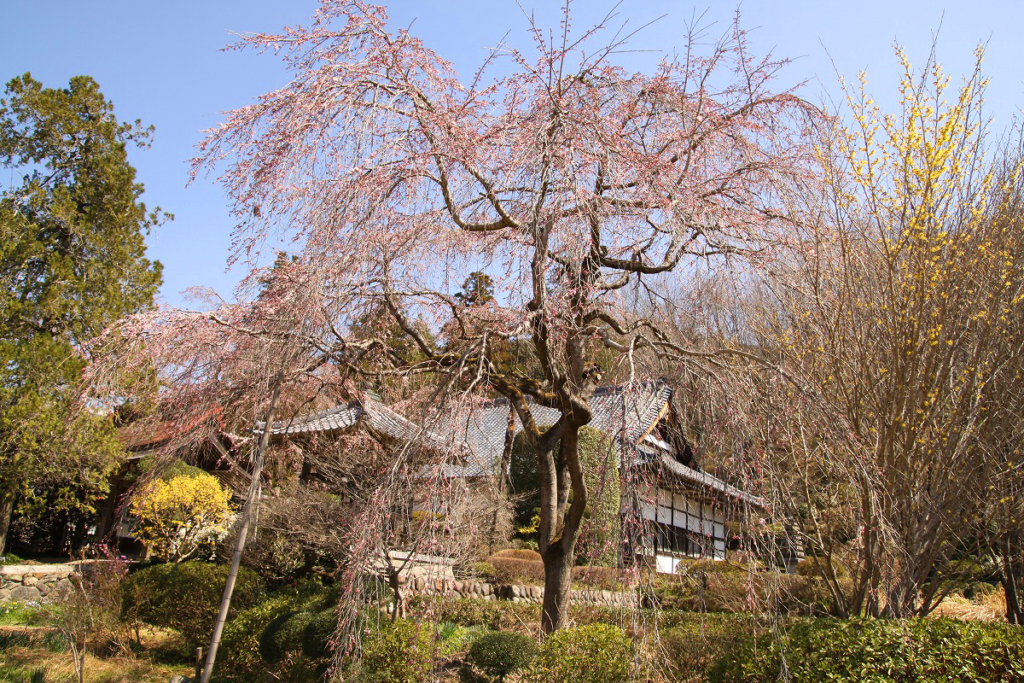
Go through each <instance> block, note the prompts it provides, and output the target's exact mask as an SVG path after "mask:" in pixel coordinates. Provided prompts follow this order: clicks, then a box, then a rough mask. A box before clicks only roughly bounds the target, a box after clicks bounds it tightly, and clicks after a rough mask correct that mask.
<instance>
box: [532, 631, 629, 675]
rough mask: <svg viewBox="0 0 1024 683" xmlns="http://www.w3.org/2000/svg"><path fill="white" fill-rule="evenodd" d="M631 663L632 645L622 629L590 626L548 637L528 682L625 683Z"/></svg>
mask: <svg viewBox="0 0 1024 683" xmlns="http://www.w3.org/2000/svg"><path fill="white" fill-rule="evenodd" d="M632 664H633V642H632V641H631V640H630V639H629V637H628V636H626V634H625V633H623V632H622V629H620V628H618V627H615V626H609V625H608V624H591V625H589V626H580V627H578V628H566V629H562V630H560V631H555V632H554V633H552V634H551V635H549V636H548V638H547V640H546V641H544V645H543V646H542V647H541V649H540V653H539V654H538V655H537V658H536V659H535V660H534V663H533V665H532V666H531V667H530V670H529V671H528V672H527V673H526V676H525V680H527V681H529V682H530V683H625V682H626V681H628V680H629V674H630V670H631V669H632Z"/></svg>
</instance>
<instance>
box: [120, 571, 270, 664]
mask: <svg viewBox="0 0 1024 683" xmlns="http://www.w3.org/2000/svg"><path fill="white" fill-rule="evenodd" d="M227 575H228V568H227V567H226V566H223V565H216V564H208V563H206V562H185V563H182V564H158V565H153V566H151V567H147V568H145V569H142V570H140V571H138V572H135V573H134V574H132V575H130V576H129V577H128V580H127V581H126V582H125V596H124V609H125V613H126V614H128V615H130V616H131V617H134V618H138V619H140V620H142V621H144V622H146V623H148V624H152V625H153V626H161V627H164V628H171V629H174V630H176V631H178V632H180V633H181V635H182V636H184V638H185V641H186V642H187V643H188V644H189V645H190V646H192V647H199V646H204V645H206V644H208V642H209V639H210V634H211V633H212V632H213V624H214V622H215V621H216V620H217V612H218V610H219V609H220V598H221V595H222V593H223V592H224V584H225V582H226V581H227ZM262 597H263V587H262V585H261V583H260V579H259V577H258V576H257V575H256V574H255V573H254V572H253V571H251V570H249V569H246V568H245V567H242V568H240V569H239V572H238V578H237V579H236V581H235V592H234V595H233V596H232V598H231V612H230V613H229V615H228V616H229V618H230V617H231V616H232V615H233V614H234V613H236V612H240V611H242V610H244V609H246V608H248V607H251V606H252V605H254V604H256V603H257V602H258V601H259V600H260V599H261V598H262Z"/></svg>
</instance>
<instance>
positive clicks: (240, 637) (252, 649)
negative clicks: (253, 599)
mask: <svg viewBox="0 0 1024 683" xmlns="http://www.w3.org/2000/svg"><path fill="white" fill-rule="evenodd" d="M297 602H298V598H296V596H294V595H282V596H275V597H272V598H270V599H268V600H264V601H263V602H261V603H259V604H258V605H255V606H253V607H250V608H249V609H247V610H244V611H241V612H239V613H238V614H236V615H235V617H234V618H233V619H231V620H230V621H228V623H227V625H226V626H225V627H224V633H223V635H222V636H221V640H220V650H219V652H218V655H217V680H238V681H258V680H263V677H264V675H265V674H267V673H268V667H267V666H266V665H265V664H264V662H263V658H262V657H261V656H260V636H261V635H262V634H263V631H264V630H265V629H266V628H267V626H268V625H269V624H270V623H271V622H272V621H274V619H276V618H277V617H278V616H280V615H281V614H284V613H285V612H288V611H289V610H291V609H294V608H295V606H296V604H297Z"/></svg>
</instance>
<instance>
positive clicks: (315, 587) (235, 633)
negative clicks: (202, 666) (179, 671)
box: [217, 582, 337, 681]
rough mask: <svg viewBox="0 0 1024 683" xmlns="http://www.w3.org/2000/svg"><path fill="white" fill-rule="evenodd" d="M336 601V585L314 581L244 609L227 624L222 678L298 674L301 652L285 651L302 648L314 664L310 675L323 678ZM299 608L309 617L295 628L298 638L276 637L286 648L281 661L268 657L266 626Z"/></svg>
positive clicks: (220, 668) (276, 677) (264, 678)
mask: <svg viewBox="0 0 1024 683" xmlns="http://www.w3.org/2000/svg"><path fill="white" fill-rule="evenodd" d="M336 602H337V601H336V595H335V592H334V591H333V590H330V589H325V588H323V587H322V586H320V585H319V584H317V583H315V582H309V583H306V584H300V585H299V586H296V587H293V588H291V589H288V590H287V591H282V592H281V593H279V594H277V595H274V596H273V597H271V598H269V599H266V600H264V601H262V602H260V603H259V604H257V605H255V606H253V607H250V608H249V609H247V610H245V611H242V612H239V613H238V614H237V615H236V616H235V617H234V618H233V619H231V620H230V621H228V623H227V625H226V626H225V627H224V634H223V636H222V637H221V646H220V654H219V656H218V659H217V662H218V663H217V680H237V681H280V680H282V679H286V680H293V681H294V680H298V679H299V676H298V674H297V673H296V670H295V667H294V661H293V660H295V659H296V657H290V658H289V657H288V656H285V655H296V656H297V655H298V654H299V653H301V654H302V655H303V656H304V657H305V658H306V659H308V660H310V662H309V663H311V664H312V671H311V672H310V677H309V678H310V680H319V678H318V675H322V673H323V670H324V669H325V668H326V667H325V666H324V665H323V662H322V661H320V660H323V659H324V658H326V657H328V656H329V655H330V652H329V641H330V637H331V635H332V634H333V633H334V627H335V626H336V624H337V618H336V615H335V612H334V609H333V607H334V605H335V604H336ZM300 613H302V614H308V615H309V617H310V619H309V620H308V622H307V624H306V626H305V628H304V629H303V630H302V631H300V632H298V633H296V638H295V640H293V641H286V640H285V639H284V638H281V637H279V638H277V639H276V643H275V644H276V645H277V646H278V647H280V648H281V651H282V655H281V659H280V660H279V661H266V660H264V659H263V656H262V655H261V643H262V641H264V640H265V639H266V638H268V636H266V632H267V630H268V628H269V627H270V626H271V624H275V628H276V627H277V626H280V625H281V624H282V623H283V621H284V620H279V618H280V617H281V616H282V615H289V616H292V615H296V614H300ZM268 647H273V646H270V645H268Z"/></svg>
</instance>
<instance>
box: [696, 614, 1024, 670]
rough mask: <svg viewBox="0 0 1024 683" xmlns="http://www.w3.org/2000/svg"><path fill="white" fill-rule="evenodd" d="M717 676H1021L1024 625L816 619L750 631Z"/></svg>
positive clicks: (719, 667) (718, 666) (723, 661)
mask: <svg viewBox="0 0 1024 683" xmlns="http://www.w3.org/2000/svg"><path fill="white" fill-rule="evenodd" d="M708 675H709V679H710V680H711V681H712V682H714V683H739V682H741V681H742V682H743V683H762V682H763V683H769V682H774V681H777V680H780V678H783V677H785V678H786V679H787V680H790V681H792V683H805V682H806V683H811V682H817V681H823V680H829V681H850V682H853V681H873V682H877V683H897V682H900V683H902V682H903V681H915V682H917V683H940V682H943V683H944V682H946V681H962V682H964V683H975V682H977V683H982V682H986V681H1022V680H1024V631H1022V630H1021V629H1020V628H1015V627H1012V626H1008V625H1005V624H1002V625H997V624H984V623H980V622H959V621H952V620H945V619H911V620H906V621H896V620H883V619H852V620H848V621H838V620H832V619H816V620H812V621H804V622H801V623H798V624H797V625H795V626H794V627H793V628H792V629H790V630H789V631H788V632H787V633H783V634H781V635H774V636H763V637H761V638H757V639H754V638H752V639H749V640H747V641H746V642H745V643H744V644H743V645H742V646H740V647H737V648H735V649H734V650H733V651H732V652H731V653H729V654H728V655H726V656H725V657H723V658H722V659H720V660H719V661H718V662H716V663H715V665H714V666H712V667H711V669H710V670H709V672H708Z"/></svg>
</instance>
